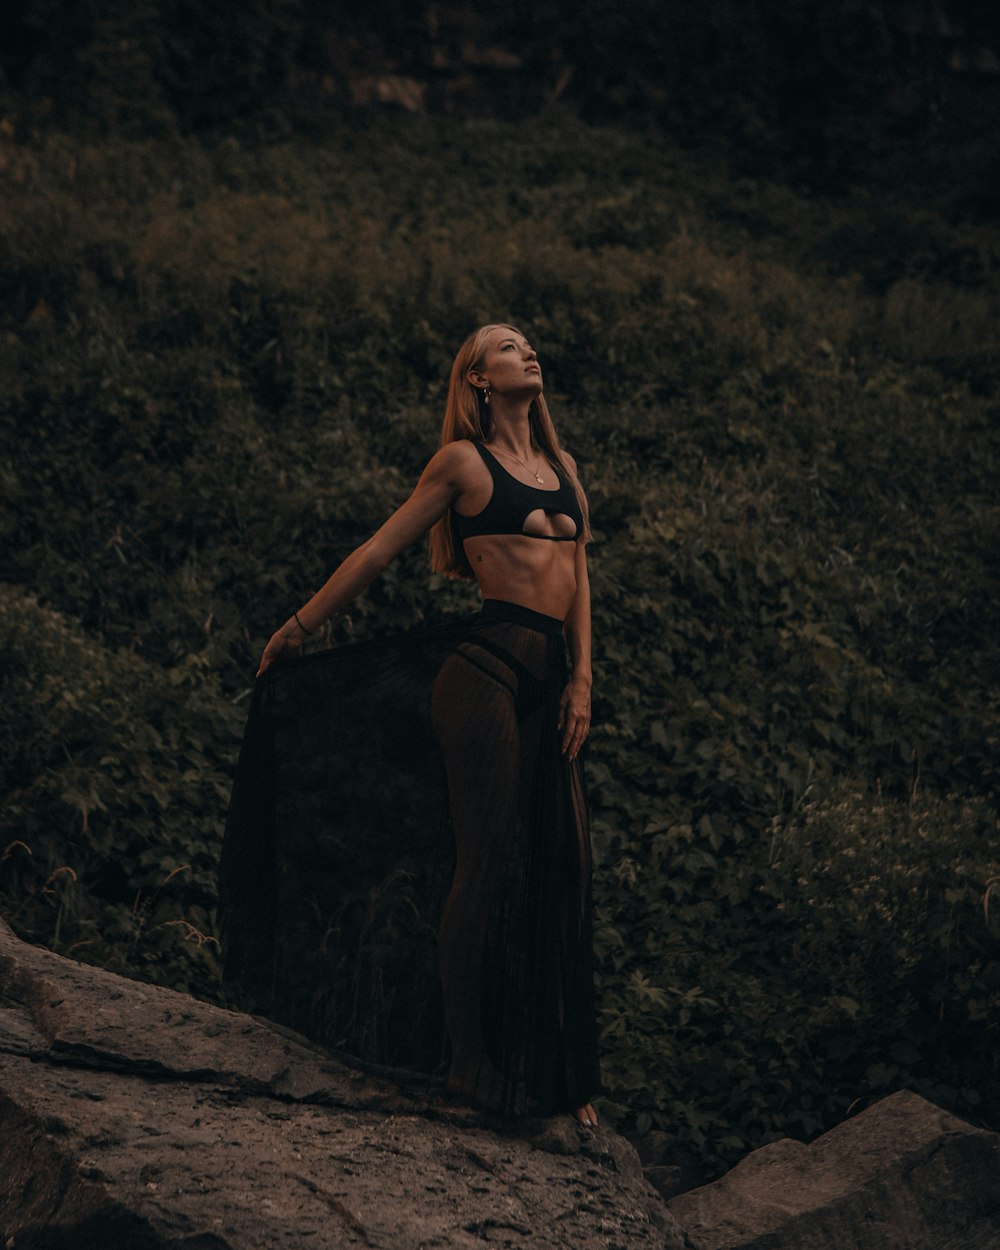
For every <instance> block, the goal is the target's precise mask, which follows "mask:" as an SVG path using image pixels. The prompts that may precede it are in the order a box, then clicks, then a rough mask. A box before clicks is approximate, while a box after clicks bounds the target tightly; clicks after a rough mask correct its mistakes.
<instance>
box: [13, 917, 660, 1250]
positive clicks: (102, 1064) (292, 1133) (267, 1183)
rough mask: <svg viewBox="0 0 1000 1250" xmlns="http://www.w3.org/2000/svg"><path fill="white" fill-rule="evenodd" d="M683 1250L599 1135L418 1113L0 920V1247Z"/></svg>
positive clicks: (399, 1097)
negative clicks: (33, 941)
mask: <svg viewBox="0 0 1000 1250" xmlns="http://www.w3.org/2000/svg"><path fill="white" fill-rule="evenodd" d="M484 1242H489V1243H492V1244H496V1245H502V1246H507V1247H539V1248H546V1247H553V1248H554V1247H557V1246H558V1247H566V1246H572V1247H574V1250H588V1247H594V1248H595V1250H596V1248H597V1247H601V1250H642V1248H644V1247H651V1248H652V1247H656V1248H657V1250H681V1248H682V1247H683V1246H684V1237H683V1233H682V1231H681V1229H680V1227H679V1226H678V1224H677V1222H676V1220H675V1219H674V1218H673V1217H672V1216H671V1215H670V1214H669V1213H668V1212H667V1210H666V1208H665V1207H664V1205H663V1203H662V1202H661V1201H660V1199H659V1197H658V1196H657V1195H656V1193H655V1192H654V1191H653V1190H652V1189H651V1188H650V1187H649V1185H648V1184H647V1183H646V1181H645V1180H644V1179H643V1176H642V1172H641V1168H640V1164H639V1160H638V1157H637V1156H636V1154H635V1152H634V1151H633V1150H632V1148H631V1147H630V1146H629V1145H628V1144H627V1143H626V1142H625V1141H624V1140H623V1139H622V1138H620V1137H618V1136H616V1135H615V1134H614V1133H611V1132H609V1131H608V1130H606V1129H603V1128H601V1129H598V1130H597V1131H596V1132H595V1133H593V1134H590V1133H588V1132H586V1131H585V1130H583V1129H578V1128H577V1127H576V1126H575V1124H574V1123H573V1122H572V1120H571V1119H570V1118H569V1117H568V1116H563V1117H557V1118H555V1119H553V1120H547V1121H534V1122H532V1121H516V1120H511V1121H501V1120H490V1119H489V1118H488V1117H484V1116H481V1115H478V1114H477V1113H475V1112H473V1111H471V1110H463V1109H461V1108H455V1107H445V1106H434V1105H428V1102H427V1100H426V1099H421V1098H418V1097H414V1096H412V1095H411V1094H407V1093H406V1092H404V1091H401V1090H400V1089H399V1088H398V1087H397V1086H395V1085H393V1084H392V1083H390V1082H389V1081H386V1080H380V1079H377V1078H375V1077H372V1076H370V1075H366V1074H364V1073H360V1072H357V1071H355V1070H353V1069H351V1068H349V1067H347V1066H345V1065H343V1064H340V1063H338V1062H336V1061H335V1060H333V1059H332V1058H331V1057H330V1056H329V1055H327V1054H326V1053H325V1052H324V1051H323V1050H321V1049H320V1048H318V1047H316V1046H314V1045H313V1044H311V1043H310V1042H308V1041H306V1039H304V1038H302V1037H300V1036H299V1035H297V1034H295V1033H293V1032H291V1031H290V1030H288V1029H282V1028H279V1027H277V1026H275V1025H272V1024H270V1023H269V1022H267V1021H264V1020H261V1019H258V1018H255V1017H251V1016H246V1015H241V1014H239V1013H237V1012H232V1011H226V1010H224V1009H222V1008H219V1007H214V1006H211V1005H210V1004H207V1003H202V1002H198V1001H197V1000H195V999H192V998H190V997H188V996H187V995H184V994H179V993H177V992H175V991H173V990H168V989H164V988H162V987H159V986H153V985H146V984H143V983H141V982H138V981H130V980H128V979H127V978H124V977H120V976H116V975H114V974H113V973H109V972H105V971H102V970H101V969H98V968H92V967H88V966H86V965H83V964H78V963H75V962H73V961H72V960H69V959H65V958H63V957H61V956H59V955H55V954H53V953H52V952H50V951H46V950H44V949H42V948H40V947H35V946H30V945H28V944H27V943H24V942H21V941H20V940H19V939H18V938H17V937H16V936H15V935H14V934H13V933H12V931H11V930H10V929H9V928H8V926H7V925H5V924H4V923H3V922H2V921H0V1246H4V1247H5V1250H91V1248H93V1250H126V1248H127V1250H161V1248H166V1247H178V1248H179V1247H184V1248H185V1250H252V1248H256V1247H261V1248H262V1250H263V1248H264V1247H266V1248H267V1250H283V1248H285V1247H287V1248H288V1250H311V1248H315V1250H327V1248H329V1247H347V1246H374V1247H384V1248H385V1250H390V1248H391V1250H408V1248H410V1247H412V1248H413V1250H416V1248H417V1247H431V1246H434V1247H441V1248H444V1250H447V1248H449V1247H481V1246H482V1245H483V1243H484Z"/></svg>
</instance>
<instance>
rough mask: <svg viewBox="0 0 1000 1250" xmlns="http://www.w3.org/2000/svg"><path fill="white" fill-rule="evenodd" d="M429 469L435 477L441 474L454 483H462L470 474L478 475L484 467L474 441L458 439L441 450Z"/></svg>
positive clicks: (431, 460)
mask: <svg viewBox="0 0 1000 1250" xmlns="http://www.w3.org/2000/svg"><path fill="white" fill-rule="evenodd" d="M427 467H428V469H430V470H431V472H432V473H434V474H435V475H436V474H441V475H444V476H446V477H448V478H450V479H451V480H453V481H456V480H458V481H461V480H462V479H466V478H468V475H469V474H470V473H478V472H479V471H481V470H482V469H483V467H484V466H483V459H482V456H480V455H479V453H478V451H477V450H476V446H475V444H474V443H473V441H472V439H469V438H457V439H455V440H454V442H451V443H445V445H444V446H443V447H441V448H439V449H438V450H437V451H436V452H435V453H434V455H433V456H432V457H431V459H430V462H429V463H428V465H427Z"/></svg>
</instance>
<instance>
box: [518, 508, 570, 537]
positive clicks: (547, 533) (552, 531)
mask: <svg viewBox="0 0 1000 1250" xmlns="http://www.w3.org/2000/svg"><path fill="white" fill-rule="evenodd" d="M523 530H524V533H525V534H530V535H532V536H533V537H535V538H575V537H576V535H577V525H576V521H574V520H573V518H572V517H571V516H567V515H566V513H565V512H549V511H548V510H547V509H546V508H535V509H534V511H532V512H529V513H528V515H527V516H526V517H525V518H524V526H523Z"/></svg>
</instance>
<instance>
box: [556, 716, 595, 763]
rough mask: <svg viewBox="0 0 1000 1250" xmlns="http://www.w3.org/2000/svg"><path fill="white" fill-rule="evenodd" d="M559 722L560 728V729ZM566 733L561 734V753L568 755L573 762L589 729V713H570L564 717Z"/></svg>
mask: <svg viewBox="0 0 1000 1250" xmlns="http://www.w3.org/2000/svg"><path fill="white" fill-rule="evenodd" d="M562 723H563V722H562V721H560V726H559V727H560V728H562ZM565 725H566V731H565V733H564V734H563V741H562V752H563V755H566V754H567V753H568V754H569V758H570V759H571V760H575V759H576V757H577V755H578V753H579V751H580V748H581V747H582V746H583V742H584V739H585V738H586V736H587V731H588V730H589V729H590V713H589V712H570V713H569V715H568V716H566V717H565Z"/></svg>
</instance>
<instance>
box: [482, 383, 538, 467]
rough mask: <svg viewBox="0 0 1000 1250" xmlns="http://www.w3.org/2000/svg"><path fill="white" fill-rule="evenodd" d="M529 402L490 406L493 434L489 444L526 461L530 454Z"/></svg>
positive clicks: (501, 403)
mask: <svg viewBox="0 0 1000 1250" xmlns="http://www.w3.org/2000/svg"><path fill="white" fill-rule="evenodd" d="M530 409H531V401H530V400H529V401H527V402H522V401H518V400H513V401H508V402H507V403H504V402H503V401H502V400H501V401H500V402H499V403H498V402H497V399H496V396H494V399H493V404H492V416H493V434H492V437H491V438H490V443H491V444H493V446H495V447H499V448H501V449H502V450H503V451H509V452H510V453H511V454H512V455H515V456H520V457H521V458H522V459H526V458H527V456H528V455H529V454H530V453H531V420H530V418H529V415H528V414H529V411H530Z"/></svg>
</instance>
